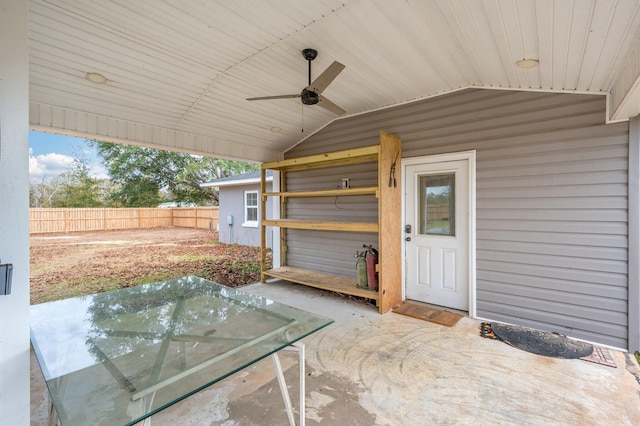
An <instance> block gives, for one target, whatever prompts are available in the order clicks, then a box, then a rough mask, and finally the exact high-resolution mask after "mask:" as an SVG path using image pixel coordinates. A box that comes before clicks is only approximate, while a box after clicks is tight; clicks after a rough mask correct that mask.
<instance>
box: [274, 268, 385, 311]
mask: <svg viewBox="0 0 640 426" xmlns="http://www.w3.org/2000/svg"><path fill="white" fill-rule="evenodd" d="M264 275H268V276H270V277H274V278H280V279H282V280H285V281H291V282H295V283H300V284H304V285H306V286H309V287H315V288H320V289H323V290H329V291H335V292H338V293H343V294H350V295H352V296H358V297H364V298H367V299H372V300H375V301H376V304H377V302H378V292H377V291H374V290H368V289H366V288H359V287H356V280H355V279H350V278H344V277H337V276H335V275H328V274H322V273H319V272H314V271H309V270H307V269H302V268H294V267H292V266H283V267H281V268H276V269H270V270H268V271H265V272H264Z"/></svg>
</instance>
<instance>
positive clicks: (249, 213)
mask: <svg viewBox="0 0 640 426" xmlns="http://www.w3.org/2000/svg"><path fill="white" fill-rule="evenodd" d="M258 224H259V223H258V191H244V223H243V224H242V226H251V227H258Z"/></svg>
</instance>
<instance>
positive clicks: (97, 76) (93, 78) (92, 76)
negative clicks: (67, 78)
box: [84, 72, 108, 84]
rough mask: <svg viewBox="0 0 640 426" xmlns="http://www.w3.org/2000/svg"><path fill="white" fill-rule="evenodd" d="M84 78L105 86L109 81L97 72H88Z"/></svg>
mask: <svg viewBox="0 0 640 426" xmlns="http://www.w3.org/2000/svg"><path fill="white" fill-rule="evenodd" d="M84 78H86V79H87V80H89V81H90V82H92V83H95V84H105V83H106V82H107V81H108V80H107V77H105V76H104V75H102V74H100V73H97V72H88V73H87V74H86V75H85V76H84Z"/></svg>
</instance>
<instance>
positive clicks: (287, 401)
mask: <svg viewBox="0 0 640 426" xmlns="http://www.w3.org/2000/svg"><path fill="white" fill-rule="evenodd" d="M286 349H291V350H295V351H296V352H298V363H299V365H300V386H299V389H300V422H299V426H304V423H305V385H304V384H305V368H304V358H305V353H304V343H301V342H296V343H294V344H292V345H291V346H289V347H287V348H286ZM271 357H272V359H273V364H274V366H275V368H276V377H277V378H278V384H279V385H280V392H281V393H282V399H284V405H285V407H286V409H287V416H288V417H289V424H291V426H295V424H296V421H295V419H294V417H293V406H292V405H291V397H290V396H289V390H288V389H287V383H286V381H285V380H284V373H283V371H282V365H281V364H280V358H278V353H277V352H276V353H274V354H273V355H272V356H271Z"/></svg>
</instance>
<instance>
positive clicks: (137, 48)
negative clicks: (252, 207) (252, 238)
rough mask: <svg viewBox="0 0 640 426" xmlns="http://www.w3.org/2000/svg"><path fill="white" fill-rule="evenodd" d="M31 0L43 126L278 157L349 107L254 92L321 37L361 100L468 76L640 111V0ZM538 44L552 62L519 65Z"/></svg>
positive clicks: (278, 82) (341, 98)
mask: <svg viewBox="0 0 640 426" xmlns="http://www.w3.org/2000/svg"><path fill="white" fill-rule="evenodd" d="M28 3H29V11H30V18H29V20H30V24H29V44H30V67H31V68H30V101H31V102H30V105H31V110H30V120H31V123H32V126H33V128H34V129H36V130H41V131H51V132H57V133H64V134H75V135H80V136H85V137H91V138H96V139H101V140H111V141H119V142H127V143H133V144H140V145H147V146H155V147H161V148H167V149H175V150H180V151H186V152H194V153H201V154H205V155H212V156H220V157H225V158H236V159H245V160H250V161H269V160H273V159H278V158H281V156H282V153H283V152H284V151H285V150H287V149H288V148H290V147H291V146H293V145H295V144H296V143H298V142H299V141H300V140H301V139H303V138H304V137H305V136H306V135H308V134H310V133H312V132H313V131H315V130H317V129H319V128H321V127H323V126H325V125H326V124H328V123H329V122H331V121H332V120H334V119H336V115H335V114H332V113H330V112H328V111H326V110H324V109H322V108H320V107H319V106H318V105H315V106H304V107H303V106H302V104H301V102H300V99H282V100H270V101H256V102H248V101H246V100H245V99H246V98H248V97H256V96H269V95H278V94H296V93H300V91H301V90H302V89H303V88H304V87H305V86H306V85H307V62H306V61H305V60H304V58H303V57H302V55H301V53H300V51H301V50H302V49H303V48H307V47H311V48H314V49H317V50H318V52H319V54H318V57H317V59H316V60H315V61H313V63H312V68H313V78H315V77H316V76H317V75H318V74H319V73H321V72H322V71H323V70H324V69H325V68H326V67H327V66H329V65H330V64H331V63H332V62H333V61H338V62H340V63H342V64H344V65H345V66H346V68H345V70H344V71H343V72H342V73H341V74H339V75H338V77H337V78H336V79H335V80H334V81H333V82H332V83H331V84H330V86H329V87H328V88H327V89H326V90H325V91H324V92H323V95H325V96H326V97H327V98H329V99H330V100H331V101H333V102H334V103H336V104H337V105H339V106H340V107H342V108H343V109H345V110H346V111H347V116H349V115H353V114H359V113H362V112H366V111H370V110H373V109H379V108H384V107H391V106H393V105H398V104H402V103H405V102H409V101H412V100H417V99H422V98H426V97H429V96H434V95H437V94H442V93H446V92H450V91H454V90H458V89H460V88H466V87H486V88H508V89H525V90H543V91H565V92H566V91H568V92H583V93H585V92H586V93H594V94H606V95H610V96H609V100H610V102H609V104H610V114H611V117H609V118H611V119H626V118H628V117H629V116H635V115H637V114H638V113H640V105H639V104H640V101H638V99H637V98H639V97H640V93H639V92H640V90H639V89H638V87H637V86H638V81H639V80H638V76H639V74H640V48H639V46H638V37H639V36H640V1H637V0H556V1H554V0H485V1H481V0H455V1H454V0H449V1H445V0H406V1H400V0H397V1H392V0H378V1H372V0H304V1H303V0H273V1H265V0H243V1H224V0H219V1H212V0H207V1H195V0H193V1H172V0H165V1H160V0H136V1H130V0H113V1H90V0H56V1H47V0H29V1H28ZM525 58H526V59H536V60H538V61H539V65H538V66H536V67H534V68H530V69H522V68H519V67H518V66H517V65H516V62H517V61H518V60H521V59H525ZM88 72H96V73H100V74H102V75H103V76H104V77H106V79H107V82H106V83H105V84H95V83H92V82H90V81H88V80H87V79H86V78H85V76H86V73H88ZM273 128H277V129H280V130H279V131H277V132H274V131H273V130H272V129H273ZM302 128H304V132H301V129H302Z"/></svg>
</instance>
